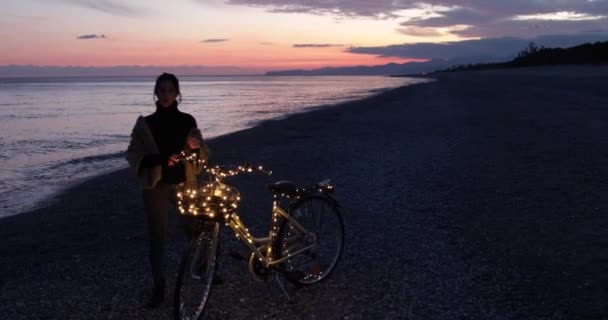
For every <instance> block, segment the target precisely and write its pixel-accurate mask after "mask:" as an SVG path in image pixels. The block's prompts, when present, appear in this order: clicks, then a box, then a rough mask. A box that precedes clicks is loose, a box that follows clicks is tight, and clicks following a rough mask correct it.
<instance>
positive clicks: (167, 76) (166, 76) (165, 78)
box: [154, 72, 182, 103]
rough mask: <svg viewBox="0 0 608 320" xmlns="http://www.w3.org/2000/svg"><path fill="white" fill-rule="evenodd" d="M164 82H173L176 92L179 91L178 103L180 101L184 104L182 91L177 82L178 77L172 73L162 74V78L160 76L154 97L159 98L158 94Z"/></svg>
mask: <svg viewBox="0 0 608 320" xmlns="http://www.w3.org/2000/svg"><path fill="white" fill-rule="evenodd" d="M163 81H169V82H171V84H172V85H173V87H174V88H175V91H177V99H178V100H177V101H179V102H180V103H181V102H182V93H181V91H179V81H178V80H177V77H176V76H175V75H174V74H172V73H166V72H163V74H161V75H160V76H158V78H156V84H155V85H154V97H157V96H158V95H157V93H158V90H159V88H160V84H161V82H163Z"/></svg>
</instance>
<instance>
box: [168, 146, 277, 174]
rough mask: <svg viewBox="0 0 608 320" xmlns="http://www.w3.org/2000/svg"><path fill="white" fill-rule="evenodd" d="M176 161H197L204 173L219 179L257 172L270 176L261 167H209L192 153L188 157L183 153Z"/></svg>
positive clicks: (268, 171)
mask: <svg viewBox="0 0 608 320" xmlns="http://www.w3.org/2000/svg"><path fill="white" fill-rule="evenodd" d="M176 159H177V161H199V162H202V163H203V164H204V166H205V172H206V173H208V174H211V175H213V176H215V177H220V178H224V177H231V176H235V175H237V174H239V173H243V172H259V173H263V174H265V175H268V176H269V175H271V174H272V171H271V170H264V169H263V167H262V166H253V165H250V164H245V165H216V166H213V167H210V166H209V165H208V164H207V163H206V161H205V160H202V159H197V155H196V154H195V153H192V154H190V155H187V154H186V153H185V152H183V151H182V152H181V153H180V154H179V155H178V156H177V157H176Z"/></svg>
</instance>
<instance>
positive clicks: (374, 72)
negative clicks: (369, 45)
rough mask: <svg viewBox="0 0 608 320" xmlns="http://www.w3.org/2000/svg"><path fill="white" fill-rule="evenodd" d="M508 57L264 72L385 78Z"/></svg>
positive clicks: (500, 59) (282, 74) (272, 73)
mask: <svg viewBox="0 0 608 320" xmlns="http://www.w3.org/2000/svg"><path fill="white" fill-rule="evenodd" d="M510 58H512V56H510V57H504V56H503V57H493V56H478V57H467V58H455V59H450V60H443V59H435V60H429V61H426V62H406V63H401V64H400V63H388V64H384V65H378V66H352V67H326V68H320V69H312V70H301V69H298V70H281V71H269V72H266V73H265V75H267V76H387V75H404V74H405V75H407V74H420V73H428V72H433V71H435V70H439V69H445V68H448V67H450V66H453V65H456V64H468V63H471V62H476V63H479V62H496V61H504V59H510Z"/></svg>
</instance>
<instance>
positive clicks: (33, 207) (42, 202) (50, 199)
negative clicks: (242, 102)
mask: <svg viewBox="0 0 608 320" xmlns="http://www.w3.org/2000/svg"><path fill="white" fill-rule="evenodd" d="M429 80H431V81H432V80H433V79H430V78H429ZM422 83H424V82H421V83H414V84H407V85H404V86H400V87H396V88H383V89H375V90H369V92H370V95H369V96H367V97H364V98H361V99H355V100H349V101H343V102H338V103H334V104H321V105H315V106H310V107H306V108H304V110H303V111H301V112H296V113H292V114H286V115H282V116H278V117H276V118H273V119H266V120H260V121H258V122H257V123H256V124H254V125H253V126H251V127H249V128H246V129H241V130H238V131H234V132H230V133H226V134H222V135H219V136H215V137H213V138H210V139H208V140H207V142H210V143H212V141H213V140H215V139H217V138H221V137H223V136H226V135H232V134H238V133H239V132H242V131H246V130H248V129H253V128H255V127H258V126H263V125H265V123H266V122H271V123H272V122H275V121H282V120H288V119H289V118H290V117H291V116H295V115H298V114H303V113H310V112H317V111H319V110H321V109H330V108H336V107H338V108H339V107H343V105H346V104H349V103H355V102H364V101H365V100H366V99H369V98H373V97H375V96H377V95H381V94H383V93H386V92H388V91H392V90H396V89H399V88H404V87H408V86H413V85H417V84H422ZM203 133H204V132H203ZM125 149H126V145H125ZM116 154H118V153H109V154H100V155H96V157H105V156H108V155H116ZM123 158H124V157H123ZM124 162H125V166H123V167H119V168H114V169H106V170H105V171H103V172H100V173H96V174H93V175H91V176H86V177H80V178H76V179H75V180H74V181H70V182H69V183H67V184H66V186H63V187H60V188H58V189H57V190H55V191H52V192H51V194H47V195H45V196H43V197H42V198H41V199H39V200H38V201H36V203H33V204H29V205H27V206H25V208H26V209H24V210H22V211H20V212H17V213H10V214H8V215H0V221H2V219H5V218H8V217H12V216H16V215H21V214H27V213H28V212H32V211H38V210H44V208H45V207H48V206H49V205H52V204H53V203H54V201H55V198H56V197H60V196H61V194H62V193H69V192H70V190H72V189H74V188H77V187H78V185H80V184H83V183H85V182H87V181H88V180H91V179H96V178H100V177H102V176H104V175H107V174H111V173H113V172H116V171H122V170H125V169H128V166H127V164H126V160H125V161H124Z"/></svg>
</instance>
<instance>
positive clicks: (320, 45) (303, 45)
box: [293, 43, 344, 48]
mask: <svg viewBox="0 0 608 320" xmlns="http://www.w3.org/2000/svg"><path fill="white" fill-rule="evenodd" d="M343 46H344V45H343V44H330V43H296V44H294V45H293V47H294V48H328V47H343Z"/></svg>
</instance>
